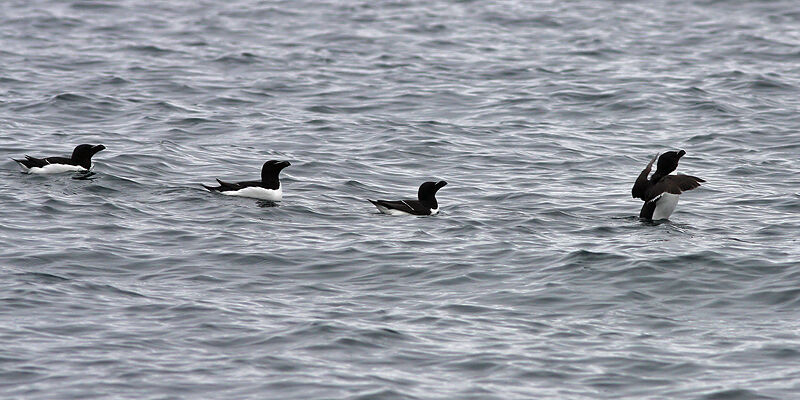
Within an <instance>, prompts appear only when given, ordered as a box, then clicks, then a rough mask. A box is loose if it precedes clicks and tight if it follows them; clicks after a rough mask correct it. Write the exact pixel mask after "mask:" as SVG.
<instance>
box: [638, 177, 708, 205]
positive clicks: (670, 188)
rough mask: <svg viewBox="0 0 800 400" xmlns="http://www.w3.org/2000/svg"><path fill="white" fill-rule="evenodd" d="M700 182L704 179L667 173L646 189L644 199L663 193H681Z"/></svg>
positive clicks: (650, 198)
mask: <svg viewBox="0 0 800 400" xmlns="http://www.w3.org/2000/svg"><path fill="white" fill-rule="evenodd" d="M700 182H705V181H704V180H703V179H700V178H698V177H696V176H691V175H667V176H665V177H663V178H661V179H660V180H659V181H658V182H657V183H656V184H655V185H653V187H651V188H650V189H649V190H648V191H647V194H646V196H645V198H644V201H650V200H653V199H655V198H656V197H658V196H661V195H662V194H663V193H672V194H681V193H683V192H685V191H687V190H692V189H695V188H698V187H700Z"/></svg>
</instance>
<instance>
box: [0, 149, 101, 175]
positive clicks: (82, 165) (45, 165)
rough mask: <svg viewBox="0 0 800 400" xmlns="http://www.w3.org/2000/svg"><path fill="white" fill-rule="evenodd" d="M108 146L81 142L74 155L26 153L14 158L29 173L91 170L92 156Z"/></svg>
mask: <svg viewBox="0 0 800 400" xmlns="http://www.w3.org/2000/svg"><path fill="white" fill-rule="evenodd" d="M105 148H106V146H103V145H102V144H98V145H91V144H81V145H78V146H77V147H75V150H73V151H72V157H70V158H67V157H46V158H36V157H31V156H29V155H27V154H26V155H25V159H24V160H17V159H13V160H14V161H16V162H17V163H19V165H20V166H21V167H22V168H23V170H24V172H27V173H29V174H58V173H61V172H68V171H89V170H90V169H92V156H93V155H95V154H96V153H97V152H99V151H101V150H105Z"/></svg>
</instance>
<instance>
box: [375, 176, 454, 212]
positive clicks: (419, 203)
mask: <svg viewBox="0 0 800 400" xmlns="http://www.w3.org/2000/svg"><path fill="white" fill-rule="evenodd" d="M445 185H447V182H445V181H439V182H425V183H423V184H422V185H420V187H419V192H417V197H418V198H419V200H397V201H387V200H370V199H367V200H369V201H370V202H371V203H372V204H374V205H375V207H378V210H379V211H380V212H382V213H384V214H389V215H436V214H438V213H439V203H437V202H436V192H437V191H439V189H441V188H443V187H445Z"/></svg>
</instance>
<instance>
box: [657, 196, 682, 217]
mask: <svg viewBox="0 0 800 400" xmlns="http://www.w3.org/2000/svg"><path fill="white" fill-rule="evenodd" d="M679 197H680V196H679V195H677V194H672V193H663V194H662V195H661V196H659V197H658V200H655V201H656V209H655V211H653V218H652V219H653V220H658V219H667V218H669V216H670V215H672V212H673V211H675V206H677V205H678V198H679Z"/></svg>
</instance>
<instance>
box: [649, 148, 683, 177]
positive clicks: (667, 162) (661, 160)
mask: <svg viewBox="0 0 800 400" xmlns="http://www.w3.org/2000/svg"><path fill="white" fill-rule="evenodd" d="M684 154H686V152H685V151H683V150H680V151H668V152H666V153H664V154H662V155H661V156H660V157H658V164H657V167H656V173H657V174H658V175H659V176H666V175H669V174H670V173H671V172H672V171H675V169H677V168H678V161H679V160H680V159H681V157H683V156H684Z"/></svg>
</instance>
